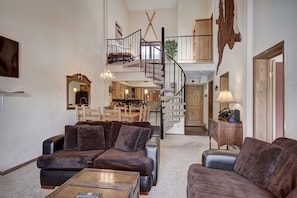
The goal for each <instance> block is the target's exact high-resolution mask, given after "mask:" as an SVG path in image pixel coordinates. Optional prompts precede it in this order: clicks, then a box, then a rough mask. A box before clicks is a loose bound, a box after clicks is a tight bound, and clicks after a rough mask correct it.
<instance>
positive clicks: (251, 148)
mask: <svg viewBox="0 0 297 198" xmlns="http://www.w3.org/2000/svg"><path fill="white" fill-rule="evenodd" d="M282 153H283V148H282V147H281V146H279V145H275V144H269V143H267V142H263V141H260V140H257V139H254V138H250V137H247V138H245V141H244V143H243V146H242V148H241V150H240V152H239V154H238V157H237V159H236V162H235V164H234V167H233V169H234V171H235V172H237V173H238V174H241V175H242V176H244V177H245V178H247V179H248V180H250V181H251V182H253V183H255V184H256V185H258V186H260V187H262V188H266V186H267V184H268V181H269V178H270V176H271V175H272V173H273V172H274V170H275V169H276V167H277V165H278V164H279V161H280V158H281V155H282Z"/></svg>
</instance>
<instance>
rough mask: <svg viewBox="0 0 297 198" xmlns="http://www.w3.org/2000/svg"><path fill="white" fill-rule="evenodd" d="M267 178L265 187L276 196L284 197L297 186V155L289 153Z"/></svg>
mask: <svg viewBox="0 0 297 198" xmlns="http://www.w3.org/2000/svg"><path fill="white" fill-rule="evenodd" d="M278 169H279V170H278V172H277V174H273V175H272V176H271V178H270V180H269V185H268V187H267V189H268V190H269V191H270V192H272V193H273V194H274V195H275V196H276V197H286V196H287V195H288V194H289V193H290V192H291V191H292V190H293V189H294V188H295V187H296V186H297V171H296V170H297V155H295V154H291V155H290V156H289V157H288V158H287V159H286V162H285V163H284V164H283V165H282V166H281V167H279V168H278Z"/></svg>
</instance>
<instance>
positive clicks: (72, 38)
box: [0, 0, 104, 171]
mask: <svg viewBox="0 0 297 198" xmlns="http://www.w3.org/2000/svg"><path fill="white" fill-rule="evenodd" d="M102 4H103V1H102V0H101V1H98V0H88V1H81V0H63V1H61V0H51V1H45V0H41V1H36V0H14V1H12V0H1V2H0V35H2V36H5V37H8V38H11V39H13V40H15V41H18V42H19V46H20V51H19V67H20V77H19V78H8V77H0V90H1V91H17V90H23V91H25V93H26V94H25V95H22V96H4V105H3V109H1V108H0V156H1V162H0V171H5V170H8V169H10V168H12V167H14V166H16V165H19V164H21V163H24V162H26V161H28V160H31V159H34V158H36V157H38V156H39V155H41V153H42V141H43V140H44V139H45V138H47V137H50V136H53V135H55V134H60V133H63V132H64V126H65V124H73V123H75V111H74V110H66V75H72V74H74V73H82V74H84V75H86V76H88V78H89V79H90V80H91V81H92V84H91V87H92V88H91V89H92V91H91V96H92V97H91V103H92V106H93V105H94V106H98V105H100V104H101V103H102V101H103V100H104V99H103V95H102V93H101V94H100V91H101V90H102V89H103V88H102V85H103V84H104V83H103V82H102V80H100V79H99V78H98V76H99V72H100V71H101V68H102V64H103V61H102V53H103V48H102V46H103V43H104V40H103V10H102V7H103V6H102ZM0 100H1V99H0Z"/></svg>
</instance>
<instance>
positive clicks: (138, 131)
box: [114, 125, 150, 152]
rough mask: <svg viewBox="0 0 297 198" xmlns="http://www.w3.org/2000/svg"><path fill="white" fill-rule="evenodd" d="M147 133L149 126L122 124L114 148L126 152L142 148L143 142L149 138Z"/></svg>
mask: <svg viewBox="0 0 297 198" xmlns="http://www.w3.org/2000/svg"><path fill="white" fill-rule="evenodd" d="M149 134H150V129H149V128H143V127H138V126H128V125H122V126H121V128H120V131H119V135H118V137H117V140H116V142H115V145H114V148H115V149H118V150H121V151H127V152H135V151H136V150H144V147H145V143H146V141H147V139H148V138H149Z"/></svg>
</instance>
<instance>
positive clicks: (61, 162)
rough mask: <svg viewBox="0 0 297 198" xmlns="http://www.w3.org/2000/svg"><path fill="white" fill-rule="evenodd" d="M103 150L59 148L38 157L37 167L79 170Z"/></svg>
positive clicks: (85, 166)
mask: <svg viewBox="0 0 297 198" xmlns="http://www.w3.org/2000/svg"><path fill="white" fill-rule="evenodd" d="M104 151H105V150H87V151H69V150H60V151H56V152H54V153H52V154H47V155H42V156H40V157H38V159H37V167H38V168H42V169H64V170H80V169H82V168H87V167H90V164H89V162H94V159H95V158H96V157H98V156H99V155H100V154H102V153H103V152H104Z"/></svg>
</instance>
